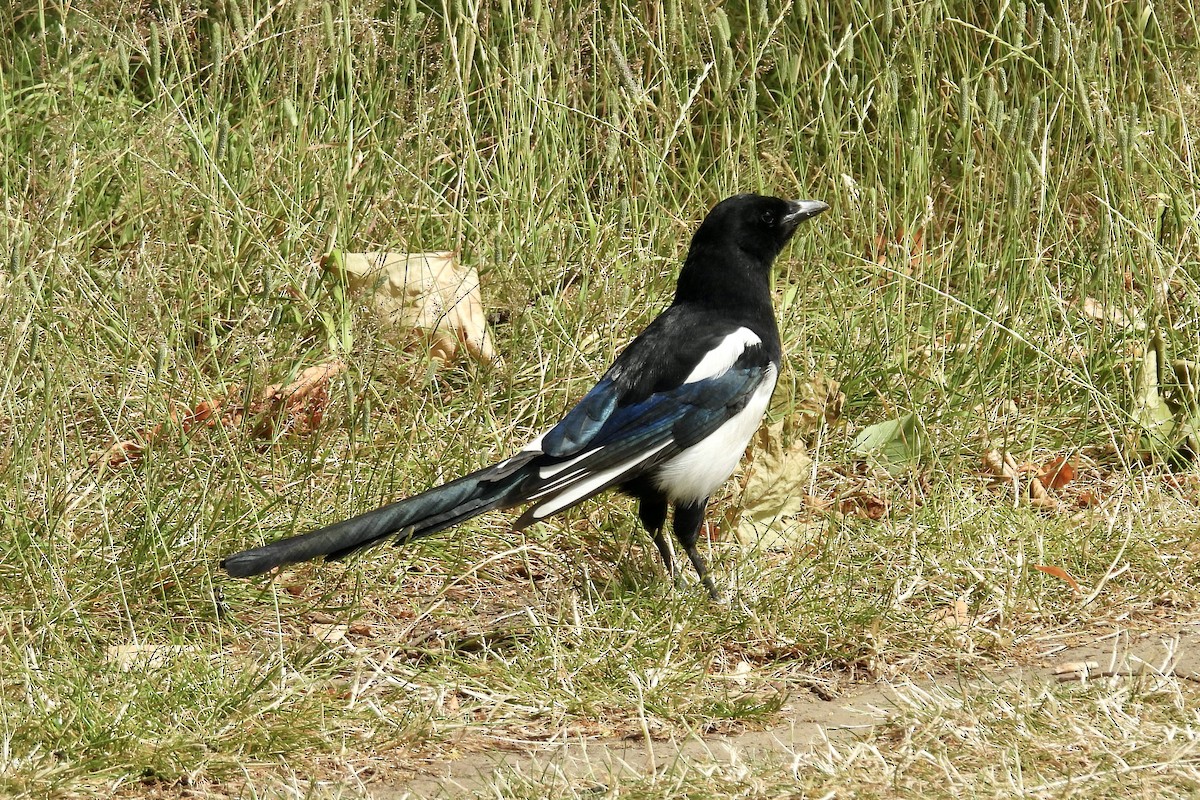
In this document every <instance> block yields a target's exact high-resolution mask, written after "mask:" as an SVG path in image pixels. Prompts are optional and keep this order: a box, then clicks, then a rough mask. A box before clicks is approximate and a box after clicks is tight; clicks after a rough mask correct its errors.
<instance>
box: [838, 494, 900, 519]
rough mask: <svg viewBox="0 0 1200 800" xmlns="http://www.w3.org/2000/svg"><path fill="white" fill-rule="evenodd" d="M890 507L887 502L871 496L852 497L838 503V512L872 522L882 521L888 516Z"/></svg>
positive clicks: (859, 495)
mask: <svg viewBox="0 0 1200 800" xmlns="http://www.w3.org/2000/svg"><path fill="white" fill-rule="evenodd" d="M888 506H889V503H888V501H887V500H885V499H883V498H881V497H875V496H874V495H869V494H856V495H851V496H850V497H843V498H842V499H841V500H839V501H838V511H840V512H841V513H843V514H845V515H847V516H851V515H853V516H856V517H861V518H863V519H870V520H880V519H883V518H884V517H885V516H887V512H888Z"/></svg>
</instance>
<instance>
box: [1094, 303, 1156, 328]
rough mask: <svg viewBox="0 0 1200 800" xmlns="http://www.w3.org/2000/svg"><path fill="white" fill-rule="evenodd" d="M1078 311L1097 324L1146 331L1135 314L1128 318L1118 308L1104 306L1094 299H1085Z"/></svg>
mask: <svg viewBox="0 0 1200 800" xmlns="http://www.w3.org/2000/svg"><path fill="white" fill-rule="evenodd" d="M1079 310H1080V311H1081V312H1082V313H1083V315H1084V316H1086V317H1091V318H1092V319H1094V320H1096V321H1097V322H1106V323H1111V324H1113V325H1116V326H1118V327H1121V328H1132V329H1133V330H1135V331H1144V330H1146V323H1145V322H1143V321H1142V320H1141V318H1139V317H1138V316H1137V315H1136V314H1134V315H1133V316H1130V315H1129V314H1126V313H1125V312H1124V311H1122V310H1121V309H1119V308H1115V307H1113V306H1106V305H1104V304H1103V303H1101V302H1100V301H1099V300H1097V299H1096V298H1094V297H1085V298H1084V299H1083V302H1082V303H1080V305H1079Z"/></svg>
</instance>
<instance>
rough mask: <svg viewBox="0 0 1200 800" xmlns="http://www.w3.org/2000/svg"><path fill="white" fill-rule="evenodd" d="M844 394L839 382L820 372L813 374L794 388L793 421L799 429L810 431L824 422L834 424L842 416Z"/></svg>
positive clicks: (805, 432) (844, 400)
mask: <svg viewBox="0 0 1200 800" xmlns="http://www.w3.org/2000/svg"><path fill="white" fill-rule="evenodd" d="M845 404H846V395H845V394H844V393H843V392H842V391H841V384H839V383H838V382H837V381H835V380H832V379H830V378H828V377H826V376H825V375H822V374H820V373H818V374H816V375H813V376H812V377H811V378H809V379H808V380H807V381H804V382H803V383H801V384H800V385H799V386H798V387H797V388H796V411H795V414H794V415H793V420H792V421H793V422H794V423H795V424H796V427H797V428H799V431H800V432H801V433H804V434H808V433H811V432H812V431H815V430H816V429H817V428H818V427H820V425H821V423H822V422H824V423H825V424H826V425H833V424H835V423H836V422H837V421H838V420H839V419H840V418H841V416H842V407H843V406H844V405H845Z"/></svg>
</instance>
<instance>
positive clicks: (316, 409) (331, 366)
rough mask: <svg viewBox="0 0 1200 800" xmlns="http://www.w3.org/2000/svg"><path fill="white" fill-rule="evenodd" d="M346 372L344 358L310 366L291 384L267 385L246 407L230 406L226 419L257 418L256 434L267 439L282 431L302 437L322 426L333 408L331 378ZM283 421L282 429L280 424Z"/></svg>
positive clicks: (237, 421) (234, 420)
mask: <svg viewBox="0 0 1200 800" xmlns="http://www.w3.org/2000/svg"><path fill="white" fill-rule="evenodd" d="M345 371H346V364H345V363H344V362H343V361H341V360H340V359H333V360H332V361H326V362H325V363H324V364H318V365H317V366H315V367H309V368H308V369H305V370H303V371H302V372H301V373H300V374H299V375H297V376H296V378H295V380H293V381H292V382H291V383H289V384H287V385H284V384H281V383H274V384H271V385H270V386H267V387H266V388H265V389H263V390H262V392H260V393H259V395H258V397H257V398H255V399H254V400H253V401H252V402H251V403H250V404H249V406H247V407H245V408H244V409H240V410H235V409H233V408H232V407H227V408H228V409H229V410H227V412H226V414H225V416H224V418H223V419H224V421H226V422H227V423H230V424H237V423H239V422H241V420H242V418H243V417H247V418H250V419H253V420H255V423H254V426H253V432H254V434H255V435H256V436H261V437H264V438H271V437H273V436H275V435H276V434H277V433H279V432H281V431H287V432H290V433H296V434H299V435H301V436H303V435H305V434H308V433H312V432H313V431H314V430H316V429H317V428H318V427H319V426H320V425H321V420H322V419H323V418H324V416H325V411H326V409H327V408H328V407H329V383H330V381H331V380H332V379H333V378H334V377H335V376H337V375H338V374H340V373H342V372H345ZM280 424H282V428H280V427H278V426H279V425H280Z"/></svg>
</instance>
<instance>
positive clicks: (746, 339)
mask: <svg viewBox="0 0 1200 800" xmlns="http://www.w3.org/2000/svg"><path fill="white" fill-rule="evenodd" d="M756 344H762V339H760V338H758V334H756V333H755V332H754V331H752V330H750V329H749V328H738V329H737V330H736V331H734V332H733V333H731V334H729V335H728V336H726V337H725V338H724V339H722V340H721V342H720V343H719V344H718V345H717V346H716V347H714V348H713V349H712V350H709V351H708V352H707V353H705V355H704V358H702V359H700V363H699V364H697V365H696V366H695V368H693V369H692V371H691V373H690V374H689V375H688V376H687V378H686V379H685V380H684V383H695V382H696V381H702V380H704V379H705V378H715V377H717V376H718V375H723V374H724V373H726V372H728V371H729V368H730V367H732V366H733V365H734V364H735V363H736V362H737V360H738V359H739V358H741V357H742V353H744V352H746V350H747V348H750V347H753V346H754V345H756Z"/></svg>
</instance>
